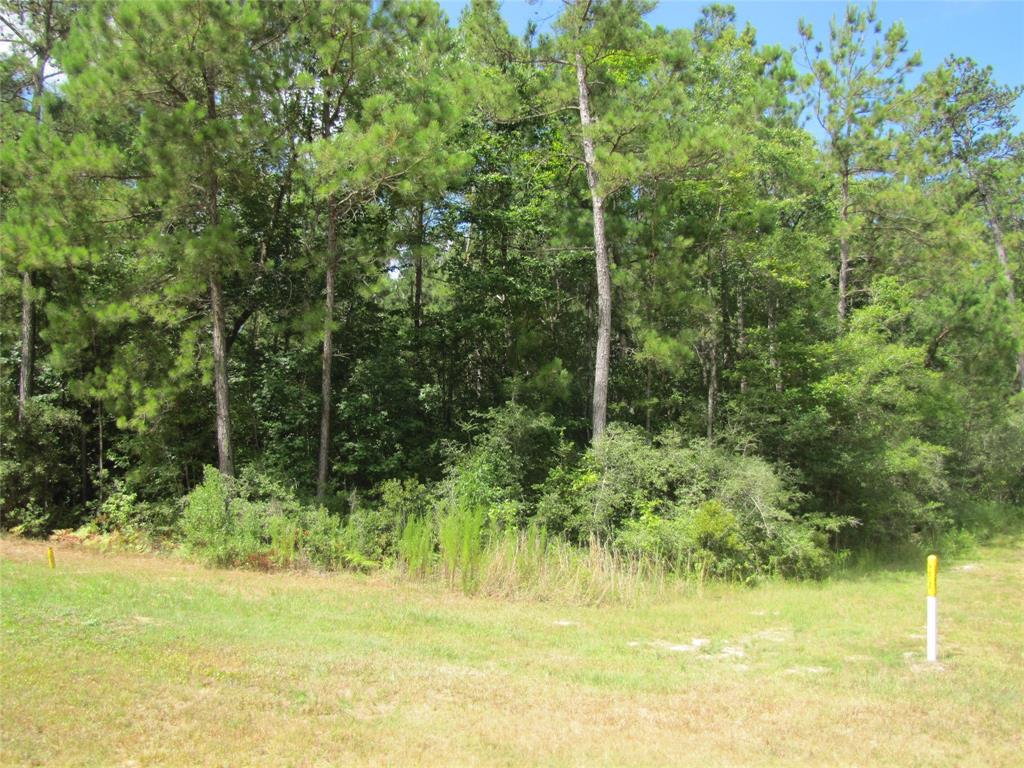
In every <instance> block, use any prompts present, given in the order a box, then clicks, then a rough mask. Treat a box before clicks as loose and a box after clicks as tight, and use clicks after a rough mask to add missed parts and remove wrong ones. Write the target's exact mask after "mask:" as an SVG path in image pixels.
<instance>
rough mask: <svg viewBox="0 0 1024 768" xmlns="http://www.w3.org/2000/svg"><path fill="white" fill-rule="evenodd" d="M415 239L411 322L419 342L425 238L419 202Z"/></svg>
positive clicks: (424, 227)
mask: <svg viewBox="0 0 1024 768" xmlns="http://www.w3.org/2000/svg"><path fill="white" fill-rule="evenodd" d="M417 216H418V219H417V226H418V233H417V240H416V250H415V254H414V256H413V259H414V261H415V266H416V279H415V284H414V286H413V297H412V324H413V328H414V329H415V331H416V340H417V343H418V342H419V330H420V326H421V325H422V324H423V249H424V247H425V244H426V240H427V233H426V222H424V220H423V216H424V211H423V204H422V203H420V206H419V208H418V209H417Z"/></svg>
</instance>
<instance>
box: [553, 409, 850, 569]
mask: <svg viewBox="0 0 1024 768" xmlns="http://www.w3.org/2000/svg"><path fill="white" fill-rule="evenodd" d="M799 498H800V497H799V494H798V493H797V492H796V491H795V490H794V489H793V487H792V484H791V483H790V482H789V481H788V480H787V479H786V478H785V476H784V475H782V474H780V473H779V472H778V471H776V470H775V469H773V468H772V467H771V466H770V465H769V464H768V463H767V462H765V461H764V460H763V459H760V458H758V457H756V456H749V455H744V454H737V453H731V452H729V451H726V450H725V449H723V448H721V447H718V446H715V445H712V444H710V443H708V442H707V441H704V440H696V441H693V442H692V443H690V444H689V445H686V446H684V445H682V443H681V441H680V440H679V438H678V436H676V435H673V434H666V435H663V436H661V437H660V438H658V439H657V440H655V441H654V442H653V443H649V442H648V441H647V440H646V438H645V436H644V435H643V434H642V433H641V432H640V431H639V430H637V429H633V428H629V427H623V426H619V425H611V426H610V427H609V428H608V430H607V432H606V433H605V436H604V437H603V438H602V440H601V441H600V442H599V443H598V445H597V446H596V447H595V448H594V449H593V450H591V451H589V452H588V453H587V454H586V455H584V456H583V457H582V458H581V459H580V461H579V462H578V463H577V464H576V466H575V467H566V466H561V467H558V468H556V469H555V470H554V471H553V472H552V473H551V475H550V476H549V478H548V481H547V483H545V488H544V495H543V496H542V498H541V501H540V503H539V505H538V521H539V522H540V523H541V524H542V525H545V526H547V527H549V528H551V529H553V530H555V531H556V532H557V531H562V532H564V533H566V534H568V535H569V536H570V538H571V539H573V540H575V541H576V542H578V543H580V544H583V543H584V542H586V541H588V540H589V539H591V538H592V537H594V536H597V537H599V538H601V539H605V540H610V541H613V542H614V543H615V545H616V547H618V548H619V549H620V550H621V551H623V552H625V553H628V554H630V555H632V556H636V557H645V558H651V559H653V560H655V561H657V562H658V563H660V564H661V565H662V566H663V567H665V568H667V569H669V570H672V571H676V572H680V573H694V574H696V575H698V576H701V577H704V576H708V575H715V576H723V577H729V578H749V577H752V576H756V575H768V574H773V573H790V574H793V575H799V576H818V575H821V574H823V573H824V572H825V571H826V570H827V568H828V564H829V562H830V556H829V553H828V551H827V536H826V535H824V533H825V528H827V527H828V526H829V525H841V524H843V523H844V522H845V521H829V522H828V523H827V524H823V523H821V522H820V521H813V522H812V521H810V520H799V519H797V518H795V517H794V512H795V510H796V507H797V502H798V501H799Z"/></svg>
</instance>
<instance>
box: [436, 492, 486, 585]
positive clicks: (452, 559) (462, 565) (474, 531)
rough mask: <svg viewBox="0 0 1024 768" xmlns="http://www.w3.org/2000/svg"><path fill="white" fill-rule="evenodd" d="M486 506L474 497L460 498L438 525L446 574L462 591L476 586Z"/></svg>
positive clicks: (442, 562)
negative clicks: (474, 500)
mask: <svg viewBox="0 0 1024 768" xmlns="http://www.w3.org/2000/svg"><path fill="white" fill-rule="evenodd" d="M486 523H487V508H486V507H485V506H483V505H481V504H478V503H473V502H472V501H471V500H466V499H463V500H460V501H459V503H458V505H457V506H456V507H455V508H454V509H451V510H449V511H448V512H447V514H445V515H444V516H443V517H442V518H441V520H440V523H439V525H438V546H439V549H440V553H441V565H442V567H443V568H444V574H445V578H446V579H447V580H448V583H449V584H450V585H453V586H454V585H455V584H456V583H459V584H461V586H462V589H463V591H465V592H472V591H473V590H474V589H475V588H476V586H477V580H478V579H479V576H480V564H481V562H482V555H483V547H484V536H485V534H486V531H487V528H486Z"/></svg>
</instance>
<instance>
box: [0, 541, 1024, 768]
mask: <svg viewBox="0 0 1024 768" xmlns="http://www.w3.org/2000/svg"><path fill="white" fill-rule="evenodd" d="M0 555H2V558H0V576H2V609H3V613H2V631H3V634H2V649H0V650H2V660H0V672H2V678H0V704H2V717H0V735H2V762H3V764H5V765H26V764H40V765H42V764H45V765H69V764H74V765H140V766H141V765H254V764H259V765H348V764H353V763H361V764H373V765H381V764H396V763H398V764H430V765H464V764H489V765H522V764H544V765H563V764H575V765H595V764H616V765H644V764H646V765H665V764H673V765H701V766H705V765H736V764H743V765H815V766H817V765H836V764H846V765H854V764H856V765H885V766H891V765H923V764H927V763H933V762H934V763H935V764H944V765H979V766H981V765H984V766H1000V765H1007V766H1009V765H1017V764H1019V755H1020V754H1021V749H1022V748H1024V744H1022V743H1021V736H1020V734H1021V733H1022V731H1024V714H1022V713H1024V706H1022V705H1024V702H1022V691H1024V600H1022V597H1021V592H1020V582H1021V581H1022V579H1024V550H1022V548H1021V547H1019V546H1005V547H1002V548H989V549H986V550H983V551H982V552H980V553H978V554H977V555H976V556H975V557H974V558H972V559H971V560H970V561H969V563H960V565H965V564H971V565H973V566H974V567H973V568H970V569H967V570H954V569H953V564H949V563H944V569H943V572H942V577H941V581H940V622H941V623H940V632H941V643H940V654H941V665H939V666H938V667H929V666H928V665H926V664H924V663H923V660H922V657H923V650H924V637H923V635H924V627H923V622H924V574H923V563H922V564H921V566H922V568H921V573H916V572H914V571H912V570H885V571H867V570H862V571H857V572H856V575H851V576H850V577H847V578H837V579H833V580H830V581H827V582H824V583H803V584H796V583H781V582H778V583H776V582H773V583H769V584H765V585H762V586H760V587H757V588H745V587H733V586H724V585H715V584H708V585H706V586H704V587H703V588H702V589H701V588H697V587H696V586H692V587H676V588H666V589H665V590H663V591H662V592H661V594H660V595H659V596H658V597H655V598H650V599H640V600H638V601H637V602H635V603H633V604H629V605H606V606H602V607H582V606H572V607H571V606H567V605H563V604H559V603H558V602H546V603H537V602H527V601H523V602H508V601H504V600H499V599H494V598H487V597H479V598H468V597H465V596H463V595H460V594H454V593H452V592H449V591H447V590H446V589H445V588H444V587H443V586H442V585H440V584H417V583H409V582H400V581H395V580H393V579H392V578H391V577H374V576H357V575H347V574H340V575H332V576H318V575H315V574H287V573H285V574H281V573H279V574H259V573H251V572H233V571H213V570H204V569H202V568H199V567H196V566H192V565H188V564H185V563H182V562H180V561H177V560H173V559H169V558H158V557H143V556H125V555H101V554H97V553H94V552H90V551H88V550H83V549H75V548H60V549H58V551H57V569H56V571H53V572H51V571H50V570H49V567H48V566H47V563H46V555H45V545H41V544H38V543H27V542H21V541H15V540H5V541H2V542H0ZM705 641H706V642H705ZM133 761H134V762H133Z"/></svg>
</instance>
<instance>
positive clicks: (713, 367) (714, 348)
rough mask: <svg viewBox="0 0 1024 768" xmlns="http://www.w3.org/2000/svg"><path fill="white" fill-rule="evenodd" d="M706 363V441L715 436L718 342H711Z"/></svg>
mask: <svg viewBox="0 0 1024 768" xmlns="http://www.w3.org/2000/svg"><path fill="white" fill-rule="evenodd" d="M710 346H711V349H710V354H709V356H708V357H709V362H708V408H707V422H708V423H707V427H708V440H710V439H711V438H713V437H714V436H715V407H716V406H717V405H718V342H717V341H716V340H712V342H711V345H710Z"/></svg>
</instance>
